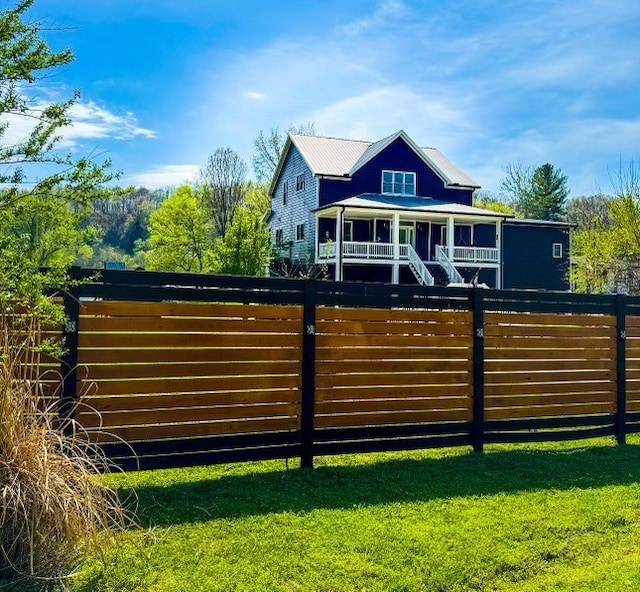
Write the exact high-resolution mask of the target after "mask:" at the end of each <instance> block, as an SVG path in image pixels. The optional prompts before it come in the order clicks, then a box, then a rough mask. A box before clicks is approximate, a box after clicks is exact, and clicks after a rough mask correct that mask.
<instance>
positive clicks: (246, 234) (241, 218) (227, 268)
mask: <svg viewBox="0 0 640 592" xmlns="http://www.w3.org/2000/svg"><path fill="white" fill-rule="evenodd" d="M268 204H269V198H268V197H267V195H266V191H265V190H264V187H261V186H252V187H251V189H250V190H249V192H248V194H247V200H246V203H245V204H244V205H242V206H240V207H239V208H238V209H237V211H236V214H235V216H234V219H233V222H232V223H231V226H229V229H228V230H227V233H226V234H225V235H224V237H223V238H221V239H219V240H218V241H216V245H215V259H216V264H215V270H216V271H217V272H219V273H225V274H232V275H252V276H262V275H265V274H266V273H267V270H268V266H269V261H270V258H271V235H270V232H269V227H268V226H267V224H266V222H265V216H264V214H265V211H266V209H267V207H268Z"/></svg>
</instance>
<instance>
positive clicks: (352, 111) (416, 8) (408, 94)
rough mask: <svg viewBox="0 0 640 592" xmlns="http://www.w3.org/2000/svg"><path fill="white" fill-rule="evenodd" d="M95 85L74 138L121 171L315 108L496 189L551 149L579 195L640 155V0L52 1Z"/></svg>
mask: <svg viewBox="0 0 640 592" xmlns="http://www.w3.org/2000/svg"><path fill="white" fill-rule="evenodd" d="M30 16H31V17H32V18H38V19H42V20H43V21H44V22H45V23H46V25H47V26H51V27H60V28H61V30H58V31H55V32H51V33H48V39H49V40H50V43H51V45H52V46H53V47H54V48H55V49H62V48H66V47H70V48H72V49H73V51H74V53H75V54H76V61H75V62H74V63H73V64H72V65H70V66H67V67H65V68H64V69H61V70H60V71H58V72H56V73H55V74H54V75H53V76H51V77H49V78H47V79H46V80H45V81H43V84H42V85H41V89H42V91H43V92H45V93H46V96H48V97H67V96H69V94H70V92H71V91H72V89H79V90H80V91H81V92H82V98H81V101H80V102H79V103H78V105H77V106H76V108H75V110H74V125H73V127H72V128H70V129H68V130H67V131H66V132H65V135H64V139H63V145H64V147H65V148H68V149H70V150H72V151H74V152H77V153H78V154H87V153H90V154H99V155H105V156H108V157H109V158H111V159H112V160H113V162H114V166H115V168H117V169H120V170H122V172H123V178H122V182H123V183H131V184H134V185H146V186H147V187H158V186H164V185H176V184H179V183H180V182H182V181H185V180H189V179H193V178H194V177H195V175H196V173H197V170H198V168H199V167H200V166H202V165H204V163H205V161H206V158H207V156H208V155H209V154H211V153H213V151H214V150H215V149H216V148H218V147H223V146H231V147H232V148H233V149H235V150H236V151H237V152H238V153H239V154H240V155H241V156H242V157H243V158H245V159H246V160H247V162H248V163H250V159H251V154H252V149H253V146H252V145H253V140H254V138H255V136H256V134H257V133H258V132H259V130H261V129H263V130H268V129H269V128H271V127H275V126H278V127H279V128H281V129H282V128H286V127H287V126H288V125H289V124H291V123H300V122H314V123H315V125H316V129H317V131H318V133H320V134H321V135H328V136H337V137H348V138H357V139H367V140H377V139H380V138H382V137H384V136H385V135H388V134H390V133H393V132H394V131H397V130H399V129H404V130H405V131H406V132H407V133H408V134H409V135H410V136H411V137H412V138H413V139H414V140H415V141H416V142H417V143H418V144H420V145H423V146H435V147H437V148H439V149H441V150H442V151H443V152H445V153H446V154H447V155H448V156H449V157H450V158H452V159H453V160H454V161H455V162H456V163H457V164H458V165H460V166H461V167H462V168H463V169H464V170H465V171H466V172H468V173H469V174H470V175H471V176H472V177H474V178H475V179H476V180H477V181H478V182H479V183H480V184H481V185H482V186H483V188H485V189H488V190H490V191H495V192H497V191H498V190H499V184H500V179H501V177H502V176H503V169H504V167H505V166H506V165H508V164H513V163H518V162H521V163H524V164H531V165H536V166H537V165H540V164H544V163H545V162H550V163H552V164H553V165H554V166H556V167H559V168H560V169H562V171H563V172H564V173H565V174H566V175H568V177H569V186H570V188H571V192H572V195H581V194H592V193H596V192H598V191H599V190H602V191H607V190H609V189H610V182H609V175H610V174H611V173H613V172H614V171H615V170H617V169H618V167H619V164H620V162H621V161H622V162H623V163H628V162H629V161H630V160H631V159H638V158H640V35H639V34H638V31H639V30H640V3H639V2H637V0H580V1H579V2H578V1H551V0H530V1H528V2H523V1H520V0H518V1H511V0H474V1H471V0H468V1H464V2H463V1H453V0H450V1H448V0H430V1H429V0H379V1H364V0H349V1H348V2H346V1H344V0H342V1H337V0H322V1H313V0H294V1H290V0H285V1H280V2H267V1H264V0H262V1H252V0H246V1H243V0H237V1H231V0H215V1H213V0H212V1H207V0H92V1H91V2H87V1H86V0H37V1H36V4H35V6H34V8H33V9H32V10H31V12H30Z"/></svg>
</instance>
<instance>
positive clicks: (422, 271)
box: [407, 245, 435, 286]
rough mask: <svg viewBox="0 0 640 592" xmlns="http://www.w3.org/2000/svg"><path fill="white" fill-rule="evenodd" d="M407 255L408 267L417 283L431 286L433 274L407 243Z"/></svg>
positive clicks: (433, 282)
mask: <svg viewBox="0 0 640 592" xmlns="http://www.w3.org/2000/svg"><path fill="white" fill-rule="evenodd" d="M407 255H408V258H409V268H410V269H411V271H412V272H413V275H415V276H416V279H417V280H418V283H419V284H420V285H421V286H433V285H434V284H435V280H434V279H433V276H432V275H431V273H430V272H429V270H428V269H427V266H426V265H425V264H424V261H422V259H420V257H419V256H418V253H416V251H415V249H414V248H413V247H412V246H411V245H407Z"/></svg>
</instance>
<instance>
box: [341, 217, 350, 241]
mask: <svg viewBox="0 0 640 592" xmlns="http://www.w3.org/2000/svg"><path fill="white" fill-rule="evenodd" d="M343 228H344V232H343V235H342V240H344V241H347V242H350V241H352V240H353V220H345V221H344V226H343Z"/></svg>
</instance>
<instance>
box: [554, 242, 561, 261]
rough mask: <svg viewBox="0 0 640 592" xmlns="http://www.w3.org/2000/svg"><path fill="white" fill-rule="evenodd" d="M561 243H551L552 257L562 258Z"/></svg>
mask: <svg viewBox="0 0 640 592" xmlns="http://www.w3.org/2000/svg"><path fill="white" fill-rule="evenodd" d="M556 247H557V248H558V254H557V255H556ZM562 250H563V249H562V243H553V245H552V247H551V256H552V257H553V258H554V259H562Z"/></svg>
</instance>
